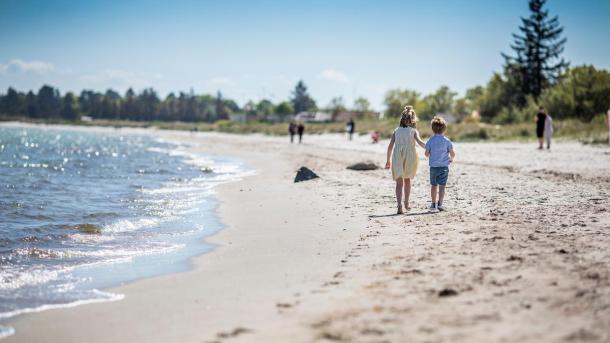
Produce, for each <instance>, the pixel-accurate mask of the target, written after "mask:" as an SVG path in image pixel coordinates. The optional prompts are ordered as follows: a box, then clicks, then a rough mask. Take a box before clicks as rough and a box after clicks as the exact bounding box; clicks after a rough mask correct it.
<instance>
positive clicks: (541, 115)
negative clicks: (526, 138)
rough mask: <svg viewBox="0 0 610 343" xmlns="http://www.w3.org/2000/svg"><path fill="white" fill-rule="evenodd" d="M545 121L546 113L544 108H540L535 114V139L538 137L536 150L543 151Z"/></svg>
mask: <svg viewBox="0 0 610 343" xmlns="http://www.w3.org/2000/svg"><path fill="white" fill-rule="evenodd" d="M545 121H546V112H545V111H544V107H542V106H540V109H539V110H538V113H537V114H536V137H538V149H544V122H545Z"/></svg>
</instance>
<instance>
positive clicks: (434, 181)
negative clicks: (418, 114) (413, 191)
mask: <svg viewBox="0 0 610 343" xmlns="http://www.w3.org/2000/svg"><path fill="white" fill-rule="evenodd" d="M430 125H431V126H432V132H434V135H433V136H432V137H430V139H428V142H426V157H428V163H429V165H430V195H431V198H432V204H431V205H430V210H431V211H444V210H445V207H443V200H444V199H445V185H447V179H448V178H449V164H450V163H451V162H453V159H454V158H455V151H454V150H453V143H451V141H450V140H449V138H447V137H445V131H447V122H446V121H445V119H443V118H442V117H439V116H434V118H432V121H431V122H430ZM437 191H438V202H437V198H436V193H437Z"/></svg>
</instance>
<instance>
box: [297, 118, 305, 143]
mask: <svg viewBox="0 0 610 343" xmlns="http://www.w3.org/2000/svg"><path fill="white" fill-rule="evenodd" d="M297 132H298V133H299V144H301V142H302V141H303V132H305V125H303V123H299V125H297Z"/></svg>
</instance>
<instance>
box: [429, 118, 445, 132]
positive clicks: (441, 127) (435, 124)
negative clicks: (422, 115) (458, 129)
mask: <svg viewBox="0 0 610 343" xmlns="http://www.w3.org/2000/svg"><path fill="white" fill-rule="evenodd" d="M430 125H431V126H432V131H433V132H434V133H436V134H442V133H444V132H445V131H446V130H447V122H446V121H445V119H443V117H439V116H434V118H432V121H431V122H430Z"/></svg>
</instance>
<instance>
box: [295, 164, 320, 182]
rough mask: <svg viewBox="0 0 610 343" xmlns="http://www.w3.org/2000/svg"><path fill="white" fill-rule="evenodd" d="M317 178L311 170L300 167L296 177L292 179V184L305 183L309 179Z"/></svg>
mask: <svg viewBox="0 0 610 343" xmlns="http://www.w3.org/2000/svg"><path fill="white" fill-rule="evenodd" d="M318 177H319V176H318V175H316V173H314V172H313V171H312V170H311V169H309V168H307V167H301V168H299V170H298V171H297V175H296V176H295V177H294V182H301V181H307V180H311V179H316V178H318Z"/></svg>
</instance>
